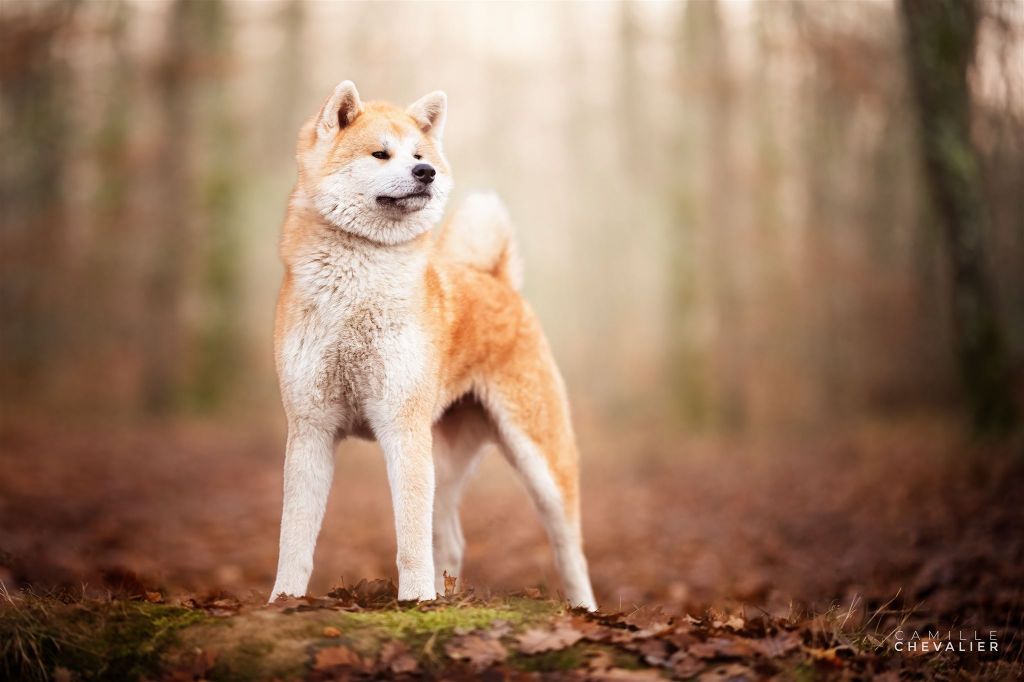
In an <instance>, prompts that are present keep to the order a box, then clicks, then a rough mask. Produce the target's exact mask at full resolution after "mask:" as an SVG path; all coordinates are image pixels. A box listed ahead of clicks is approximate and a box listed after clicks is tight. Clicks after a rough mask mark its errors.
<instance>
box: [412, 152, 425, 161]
mask: <svg viewBox="0 0 1024 682" xmlns="http://www.w3.org/2000/svg"><path fill="white" fill-rule="evenodd" d="M412 158H414V159H416V160H417V161H419V160H420V159H422V158H423V155H422V154H413V155H412Z"/></svg>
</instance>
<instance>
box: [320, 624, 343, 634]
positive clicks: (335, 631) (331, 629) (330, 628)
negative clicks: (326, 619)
mask: <svg viewBox="0 0 1024 682" xmlns="http://www.w3.org/2000/svg"><path fill="white" fill-rule="evenodd" d="M323 636H324V637H341V630H339V629H338V628H336V627H333V626H331V625H328V626H327V627H325V628H324V630H323Z"/></svg>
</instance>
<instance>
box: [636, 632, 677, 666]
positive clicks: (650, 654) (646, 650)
mask: <svg viewBox="0 0 1024 682" xmlns="http://www.w3.org/2000/svg"><path fill="white" fill-rule="evenodd" d="M636 651H637V653H639V654H640V655H641V656H643V658H644V661H646V662H647V663H648V664H649V665H654V666H659V667H660V666H663V665H665V664H666V663H668V658H669V656H670V655H671V653H672V651H671V646H670V645H669V643H668V642H666V641H665V640H663V639H645V640H642V641H641V642H640V644H639V645H638V646H637V647H636Z"/></svg>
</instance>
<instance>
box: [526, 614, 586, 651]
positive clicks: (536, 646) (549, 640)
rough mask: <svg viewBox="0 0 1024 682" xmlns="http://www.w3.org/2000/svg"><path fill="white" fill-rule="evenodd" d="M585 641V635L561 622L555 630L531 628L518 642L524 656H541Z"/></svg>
mask: <svg viewBox="0 0 1024 682" xmlns="http://www.w3.org/2000/svg"><path fill="white" fill-rule="evenodd" d="M581 639H583V633H581V632H580V631H579V630H577V629H576V628H574V627H572V626H571V625H570V624H569V623H567V622H566V621H560V622H559V623H558V625H556V626H555V629H554V630H544V629H541V628H531V629H529V630H527V631H526V632H524V633H523V634H521V635H519V637H517V638H516V641H517V643H518V645H519V651H521V652H522V653H524V654H539V653H541V652H542V651H559V650H561V649H564V648H566V647H569V646H572V645H573V644H575V643H576V642H578V641H580V640H581Z"/></svg>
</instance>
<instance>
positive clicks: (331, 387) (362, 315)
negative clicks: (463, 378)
mask: <svg viewBox="0 0 1024 682" xmlns="http://www.w3.org/2000/svg"><path fill="white" fill-rule="evenodd" d="M318 265H319V267H310V268H307V269H305V270H303V269H299V270H297V271H296V272H295V273H294V274H295V285H296V294H297V296H296V298H297V300H298V301H299V303H300V305H301V314H300V315H299V318H298V319H299V323H298V324H297V325H294V326H293V328H292V329H290V330H289V331H288V332H287V333H286V335H285V339H284V344H283V347H282V353H281V373H282V377H281V378H282V393H284V394H285V395H284V397H285V401H286V403H289V404H290V405H289V406H290V407H291V408H293V409H296V410H298V411H304V412H309V413H312V414H322V415H324V416H327V417H329V418H331V419H335V420H337V421H338V426H339V428H342V429H346V430H351V429H355V428H359V427H360V426H362V425H363V424H365V423H366V422H367V421H368V419H367V415H366V414H365V413H366V410H367V406H368V405H371V404H375V403H380V402H382V401H386V400H388V399H394V398H395V397H396V396H398V395H400V393H401V391H402V389H403V388H404V387H406V386H407V385H409V384H410V383H413V382H415V380H416V378H417V377H416V375H417V374H418V372H419V371H420V370H421V369H422V365H423V362H422V355H423V354H424V352H425V348H424V347H423V344H422V334H421V333H420V330H419V325H418V320H417V319H416V315H415V312H414V306H413V303H414V297H413V296H412V295H411V293H410V292H411V291H413V289H412V286H411V285H410V281H409V277H408V274H409V273H407V272H404V271H403V268H401V267H393V268H391V269H388V267H387V266H388V265H393V264H387V263H379V262H373V261H368V260H367V259H361V258H351V257H349V258H347V259H346V258H334V259H323V260H322V261H320V262H319V263H318Z"/></svg>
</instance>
